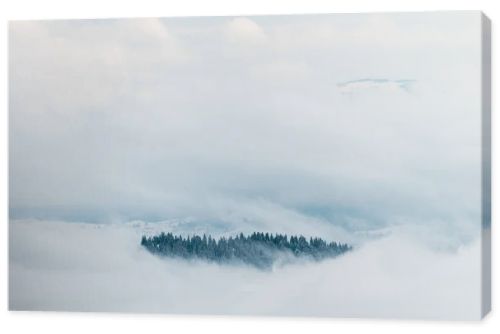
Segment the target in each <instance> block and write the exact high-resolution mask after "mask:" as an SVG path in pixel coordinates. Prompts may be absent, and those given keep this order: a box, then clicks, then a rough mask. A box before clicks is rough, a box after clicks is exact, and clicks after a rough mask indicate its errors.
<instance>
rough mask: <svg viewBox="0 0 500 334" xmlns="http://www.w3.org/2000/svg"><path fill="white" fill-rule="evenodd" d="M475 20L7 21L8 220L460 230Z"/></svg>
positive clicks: (475, 150)
mask: <svg viewBox="0 0 500 334" xmlns="http://www.w3.org/2000/svg"><path fill="white" fill-rule="evenodd" d="M479 20H480V16H479V14H478V13H475V12H463V13H453V14H449V13H426V14H425V15H419V14H393V15H383V14H359V15H319V16H318V15H306V16H267V17H266V16H262V17H250V18H247V17H215V18H170V19H154V18H151V19H127V20H73V21H64V20H63V21H14V22H11V23H10V27H9V30H10V32H9V41H10V42H9V43H10V48H9V52H10V53H9V70H10V82H9V84H10V85H9V86H10V134H9V135H10V156H9V157H10V208H11V217H13V218H23V217H24V218H26V217H28V218H33V217H35V218H36V217H42V218H55V219H69V220H74V221H93V222H96V221H97V222H105V221H109V220H123V221H127V220H131V219H144V220H163V219H170V218H186V217H195V218H197V219H199V220H204V221H221V220H222V221H236V220H239V221H245V220H249V221H255V223H256V224H262V225H264V226H265V225H269V224H272V223H273V220H274V219H280V218H279V217H283V216H290V215H292V216H297V217H299V219H319V220H322V221H324V222H328V223H332V224H334V225H338V226H343V227H345V228H349V229H354V230H366V229H370V228H372V227H377V228H380V227H383V226H386V225H387V224H391V225H392V224H401V223H404V222H405V221H408V220H411V221H412V222H418V223H420V222H421V223H422V224H426V222H430V223H432V224H434V225H436V224H437V225H440V226H443V228H444V229H446V228H447V227H450V226H451V227H453V229H456V227H457V226H460V229H461V230H460V233H469V232H470V229H471V228H472V229H473V228H474V227H475V225H476V219H477V215H478V214H479V209H480V207H479V200H480V183H479V178H480V160H479V154H480V153H479V152H480V135H481V133H480V130H479V129H480V114H479V112H476V110H478V107H479V103H480V91H479V89H480V87H479V85H478V81H479V79H480V77H479V68H480V59H479V56H480V54H479V45H480V44H479V43H480V38H479V33H480V30H479V27H480V26H479ZM450 97H454V98H450ZM447 225H448V226H447Z"/></svg>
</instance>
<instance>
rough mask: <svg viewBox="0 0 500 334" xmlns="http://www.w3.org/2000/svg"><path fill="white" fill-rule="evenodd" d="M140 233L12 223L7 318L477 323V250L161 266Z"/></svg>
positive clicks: (370, 246) (124, 227) (375, 246)
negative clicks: (20, 314) (24, 314)
mask: <svg viewBox="0 0 500 334" xmlns="http://www.w3.org/2000/svg"><path fill="white" fill-rule="evenodd" d="M141 231H143V227H138V226H135V227H134V225H133V224H108V225H100V224H97V225H96V224H80V223H65V222H47V221H15V222H13V223H12V224H11V229H10V274H9V279H10V288H9V295H10V303H9V305H10V308H11V309H14V310H57V311H61V310H62V311H110V312H141V313H144V312H168V313H183V314H245V315H273V316H344V317H391V318H417V317H418V318H433V319H460V320H464V319H477V318H479V317H480V314H479V310H480V308H479V292H478V290H479V288H480V285H479V284H480V277H479V275H480V270H479V269H480V268H479V263H480V261H479V257H480V251H479V250H480V249H479V244H478V243H477V242H474V243H472V244H470V245H469V246H467V247H462V248H459V249H457V250H455V251H437V250H432V249H431V248H429V247H428V245H425V244H423V243H421V242H419V241H417V240H416V239H415V238H414V237H413V234H412V233H407V232H405V231H392V232H391V233H389V234H386V235H385V236H384V237H381V238H377V239H376V240H374V241H372V242H368V243H366V244H364V245H363V246H361V247H359V248H357V249H355V250H354V251H353V252H351V253H349V254H347V255H344V256H341V257H339V258H335V259H331V260H325V261H322V262H319V263H318V262H310V263H307V262H301V263H297V264H290V265H286V266H282V267H275V268H274V269H273V270H272V271H271V272H268V271H260V270H258V269H254V268H253V267H247V266H234V265H216V264H208V263H204V262H196V261H194V262H193V261H184V260H174V259H161V258H158V257H156V256H154V255H152V254H150V253H148V252H147V251H146V250H144V249H141V247H140V245H139V244H140V235H141V233H142V232H141Z"/></svg>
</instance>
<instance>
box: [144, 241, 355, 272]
mask: <svg viewBox="0 0 500 334" xmlns="http://www.w3.org/2000/svg"><path fill="white" fill-rule="evenodd" d="M141 245H142V246H144V247H145V248H146V249H147V250H148V251H150V252H151V253H153V254H156V255H160V256H168V257H179V258H184V259H202V260H206V261H210V262H217V263H237V262H240V263H245V264H250V265H253V266H255V267H258V268H261V269H266V268H271V267H272V265H273V264H274V262H275V261H277V260H278V259H280V258H284V257H286V256H287V255H289V256H291V257H292V258H299V257H303V258H309V259H312V260H316V261H319V260H322V259H325V258H331V257H335V256H338V255H341V254H343V253H345V252H347V251H350V250H351V249H352V247H351V246H349V245H347V244H341V243H336V242H330V243H327V242H326V241H324V240H323V239H321V238H310V239H309V240H307V239H306V238H305V237H304V236H302V235H301V236H291V237H290V238H289V237H288V236H287V235H286V234H285V235H282V234H275V235H273V234H269V233H262V232H254V233H252V234H251V235H249V236H245V235H243V234H242V233H241V234H239V235H237V236H235V237H232V236H231V237H229V238H226V237H221V238H219V239H218V240H215V239H214V238H212V236H210V235H209V236H206V235H205V234H204V235H203V236H201V237H200V236H198V235H193V236H188V237H187V238H184V237H182V236H180V235H179V236H177V235H173V234H172V233H161V234H159V235H156V236H152V237H146V236H143V237H142V240H141Z"/></svg>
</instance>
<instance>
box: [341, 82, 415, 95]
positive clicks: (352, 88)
mask: <svg viewBox="0 0 500 334" xmlns="http://www.w3.org/2000/svg"><path fill="white" fill-rule="evenodd" d="M414 82H415V80H389V79H360V80H352V81H346V82H340V83H338V84H337V87H338V89H339V91H340V92H341V93H342V94H353V93H359V92H363V91H378V92H409V90H410V87H411V85H412V84H413V83H414Z"/></svg>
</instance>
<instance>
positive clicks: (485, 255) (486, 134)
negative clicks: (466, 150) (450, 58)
mask: <svg viewBox="0 0 500 334" xmlns="http://www.w3.org/2000/svg"><path fill="white" fill-rule="evenodd" d="M481 147H482V150H481V318H484V317H485V316H486V315H487V314H488V313H489V312H490V311H491V20H490V19H489V18H488V17H487V16H486V15H485V14H484V13H483V12H481Z"/></svg>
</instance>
